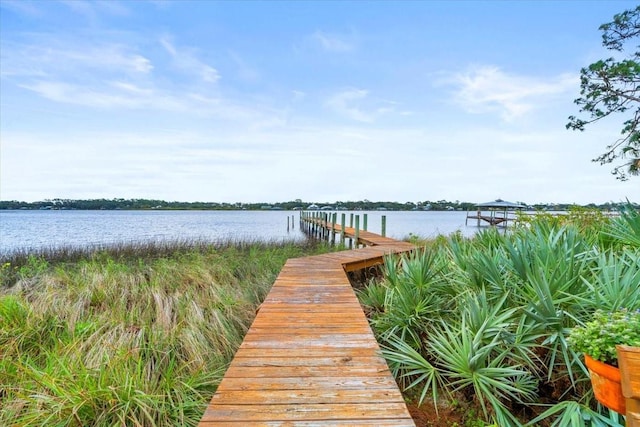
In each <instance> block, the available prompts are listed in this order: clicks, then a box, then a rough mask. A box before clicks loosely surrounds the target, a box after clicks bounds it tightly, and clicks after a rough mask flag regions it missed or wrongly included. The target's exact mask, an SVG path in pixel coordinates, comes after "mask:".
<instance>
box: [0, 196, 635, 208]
mask: <svg viewBox="0 0 640 427" xmlns="http://www.w3.org/2000/svg"><path fill="white" fill-rule="evenodd" d="M517 203H518V204H521V205H524V206H527V207H528V208H531V209H535V210H569V209H572V208H575V207H579V208H586V209H598V210H617V209H618V207H619V206H620V205H621V204H623V203H614V202H607V203H601V204H596V203H589V204H586V205H577V204H575V203H536V204H527V203H524V202H517ZM631 205H634V206H638V205H637V204H635V203H631ZM476 206H477V203H472V202H461V201H458V200H455V201H448V200H437V201H430V200H425V201H420V202H404V203H402V202H391V201H370V200H367V199H365V200H360V201H336V202H334V203H330V202H324V203H319V202H308V201H303V200H301V199H296V200H292V201H288V202H278V203H243V202H236V203H227V202H178V201H171V202H168V201H165V200H156V199H122V198H115V199H87V200H75V199H45V200H42V201H37V202H22V201H16V200H11V201H0V210H317V209H325V210H368V211H369V210H370V211H374V210H389V211H412V210H425V211H429V210H433V211H451V210H462V211H468V210H473V209H475V208H476Z"/></svg>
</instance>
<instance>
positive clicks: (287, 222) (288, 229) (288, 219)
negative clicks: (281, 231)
mask: <svg viewBox="0 0 640 427" xmlns="http://www.w3.org/2000/svg"><path fill="white" fill-rule="evenodd" d="M288 232H289V215H287V233H288Z"/></svg>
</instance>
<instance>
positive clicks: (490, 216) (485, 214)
mask: <svg viewBox="0 0 640 427" xmlns="http://www.w3.org/2000/svg"><path fill="white" fill-rule="evenodd" d="M525 208H526V206H524V205H520V204H518V203H512V202H506V201H504V200H502V199H497V200H495V201H493V202H486V203H479V204H478V205H476V210H475V211H468V212H467V218H466V219H465V221H464V225H468V224H469V220H470V219H472V220H473V219H475V220H476V225H477V226H478V227H480V226H481V225H483V224H484V225H490V226H499V227H507V226H508V225H509V224H510V223H511V224H513V223H515V222H516V221H517V220H518V217H517V215H516V212H518V211H522V210H523V209H525Z"/></svg>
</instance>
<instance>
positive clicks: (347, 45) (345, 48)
mask: <svg viewBox="0 0 640 427" xmlns="http://www.w3.org/2000/svg"><path fill="white" fill-rule="evenodd" d="M311 38H312V39H313V40H314V41H315V42H316V43H317V44H318V45H319V46H320V47H321V48H322V49H323V50H326V51H328V52H350V51H352V50H354V49H355V46H356V44H355V42H354V41H353V40H349V39H350V38H352V37H347V36H344V35H338V34H329V33H326V32H324V31H316V32H315V33H313V34H312V35H311Z"/></svg>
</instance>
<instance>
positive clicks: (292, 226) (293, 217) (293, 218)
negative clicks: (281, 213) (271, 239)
mask: <svg viewBox="0 0 640 427" xmlns="http://www.w3.org/2000/svg"><path fill="white" fill-rule="evenodd" d="M295 219H296V216H295V215H291V229H292V230H293V229H294V228H295V227H294V225H293V224H294V223H295Z"/></svg>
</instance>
